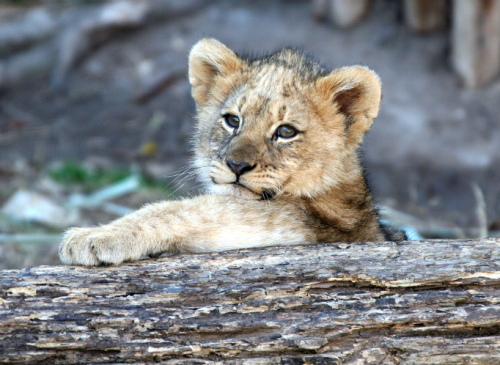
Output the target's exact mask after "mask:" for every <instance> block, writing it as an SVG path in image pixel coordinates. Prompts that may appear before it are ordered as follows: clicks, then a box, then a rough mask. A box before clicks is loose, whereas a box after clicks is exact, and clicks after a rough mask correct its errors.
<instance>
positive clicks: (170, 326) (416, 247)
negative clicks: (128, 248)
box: [0, 239, 500, 365]
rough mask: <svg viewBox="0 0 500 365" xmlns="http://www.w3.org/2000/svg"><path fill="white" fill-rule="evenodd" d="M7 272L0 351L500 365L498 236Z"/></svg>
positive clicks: (28, 360)
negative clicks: (114, 265)
mask: <svg viewBox="0 0 500 365" xmlns="http://www.w3.org/2000/svg"><path fill="white" fill-rule="evenodd" d="M0 275H1V287H0V293H1V294H0V363H9V364H34V363H37V362H46V363H51V364H85V363H92V364H107V363H114V364H116V363H131V362H132V363H137V364H146V363H152V362H161V363H164V364H336V363H337V364H427V365H428V364H500V240H499V239H484V240H464V241H422V242H418V241H412V242H403V243H399V244H397V243H362V244H328V245H309V246H294V247H270V248H266V249H253V250H241V251H232V252H225V253H211V254H183V255H174V256H168V257H161V258H160V259H157V260H144V261H140V262H135V263H130V264H126V265H122V266H117V267H99V268H85V267H64V266H52V267H50V266H42V267H37V268H33V269H24V270H7V271H2V272H1V274H0Z"/></svg>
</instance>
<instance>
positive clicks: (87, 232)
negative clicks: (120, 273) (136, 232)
mask: <svg viewBox="0 0 500 365" xmlns="http://www.w3.org/2000/svg"><path fill="white" fill-rule="evenodd" d="M138 248H139V247H138V245H136V244H134V242H132V241H131V240H130V239H127V235H126V234H124V233H123V232H117V231H116V230H114V229H110V228H108V227H106V226H103V227H95V228H71V229H70V230H69V231H67V232H66V234H65V235H64V238H63V241H62V243H61V245H60V246H59V257H60V258H61V261H62V262H63V263H65V264H66V265H84V266H97V265H102V264H115V265H116V264H120V263H122V262H124V261H131V260H137V259H139V258H140V256H141V253H140V251H139V250H138Z"/></svg>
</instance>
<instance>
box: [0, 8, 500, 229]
mask: <svg viewBox="0 0 500 365" xmlns="http://www.w3.org/2000/svg"><path fill="white" fill-rule="evenodd" d="M401 3H402V2H400V1H391V0H377V1H374V2H373V6H372V9H371V11H370V13H369V15H368V17H367V18H366V19H365V21H363V22H362V23H361V24H360V25H358V26H356V27H354V28H351V29H338V28H336V27H335V26H334V25H332V24H330V23H328V22H326V23H322V22H317V21H315V20H314V19H313V17H312V15H311V3H310V2H309V1H264V0H257V1H255V0H254V1H229V0H225V1H224V0H220V1H212V2H209V3H208V4H207V5H206V6H200V7H199V9H197V10H196V11H193V12H190V13H188V14H186V15H183V16H179V17H176V18H174V19H168V20H166V21H162V22H151V24H149V25H148V26H146V27H142V28H140V29H136V30H129V31H126V32H123V33H121V34H119V35H118V36H115V37H114V38H113V39H111V40H108V41H107V42H105V43H103V44H101V45H100V46H98V47H95V48H93V49H92V52H90V53H88V54H86V55H85V56H84V57H83V58H81V59H80V60H79V62H78V63H77V64H76V66H75V67H73V68H72V70H71V72H70V73H69V74H68V76H67V77H66V78H65V80H64V82H63V83H62V84H61V85H57V87H55V86H54V84H53V79H51V77H50V75H48V76H47V75H43V74H40V75H33V77H32V78H30V79H29V80H28V81H25V82H22V83H19V84H17V85H15V86H13V87H9V88H6V89H4V90H3V91H2V92H1V94H0V151H1V154H0V167H1V169H0V180H1V181H2V182H3V185H2V186H3V190H2V193H1V195H0V199H1V201H0V204H1V203H2V202H4V201H5V200H6V199H7V198H8V197H9V195H10V194H11V193H12V192H13V191H15V189H17V188H18V187H20V186H21V185H26V186H29V185H30V184H32V183H33V181H34V180H36V178H37V176H38V173H39V171H43V170H44V169H45V168H46V167H47V166H51V165H52V164H54V162H57V161H63V160H73V161H84V162H85V163H90V164H98V165H103V166H116V165H119V166H126V167H127V166H132V165H138V166H140V167H141V168H142V169H143V170H144V171H146V172H147V173H148V174H151V175H154V176H155V177H162V176H165V175H167V174H169V173H172V172H173V171H176V170H178V169H180V168H181V167H182V166H184V165H185V164H187V161H188V158H189V143H188V139H189V135H190V133H191V131H192V130H193V114H194V103H193V101H192V99H191V97H190V89H189V84H188V82H187V79H186V77H185V76H181V77H177V78H174V79H173V80H171V82H168V86H165V85H164V87H161V88H159V89H158V90H153V92H152V93H151V87H150V86H151V85H152V84H154V83H155V82H156V81H157V80H162V79H163V78H165V75H168V74H169V73H171V72H173V73H177V74H181V75H185V74H186V72H187V68H186V67H187V55H188V52H189V50H190V47H192V45H193V44H194V43H195V42H196V41H197V40H199V39H200V38H202V37H205V36H212V37H216V38H218V39H219V40H221V41H222V42H224V43H226V44H227V45H228V46H229V47H231V48H233V49H234V50H236V51H237V52H241V53H252V54H255V53H256V54H261V53H269V52H272V51H273V50H276V49H278V48H280V47H283V46H288V45H294V46H298V47H301V48H303V49H304V50H305V51H306V52H308V53H311V54H313V55H314V56H315V57H316V58H318V59H319V60H321V61H322V62H323V63H324V64H325V65H326V66H329V67H332V68H334V67H340V66H344V65H352V64H363V65H367V66H369V67H370V68H372V69H373V70H375V71H376V72H377V73H378V74H379V75H380V77H381V79H382V82H383V93H384V97H383V102H382V107H381V112H380V115H379V117H378V118H377V120H376V122H375V124H374V126H373V128H372V131H371V132H370V133H369V135H368V137H367V139H366V141H365V144H364V159H365V163H366V166H367V168H368V170H369V172H370V180H371V182H372V185H373V190H374V192H375V195H376V198H377V201H378V202H380V203H381V204H384V205H386V206H389V207H392V208H396V209H398V210H400V211H403V212H406V213H409V214H411V215H412V216H414V217H416V218H418V219H420V220H421V221H422V222H427V223H428V225H429V226H440V227H448V228H453V227H458V228H460V229H463V230H467V229H469V228H475V227H477V226H478V224H479V222H478V213H477V209H476V205H477V197H475V196H474V194H473V190H472V188H471V187H472V185H473V184H478V186H479V187H480V190H481V191H482V193H483V195H484V200H485V202H486V207H487V219H488V224H489V226H490V228H491V229H496V230H498V226H500V169H499V168H498V167H499V166H500V148H499V147H498V146H500V128H498V127H499V126H500V103H499V101H500V80H497V81H496V82H493V83H492V84H490V85H488V86H486V87H484V88H482V89H477V90H467V89H465V88H463V87H462V85H461V82H460V80H459V79H458V77H457V76H456V75H455V74H454V73H453V71H452V70H451V68H450V66H449V65H450V61H449V54H450V42H449V30H444V31H440V32H435V33H432V34H429V35H425V36H422V35H416V34H414V33H412V32H411V31H409V30H408V29H407V28H406V27H405V25H404V24H403V22H402V17H401ZM84 7H85V6H83V8H84ZM82 11H83V10H82ZM0 61H1V60H0ZM150 142H153V146H154V147H155V148H153V150H152V151H149V152H148V151H146V152H145V151H144V146H145V144H146V145H147V143H150ZM27 166H28V167H29V168H27ZM26 169H27V170H26ZM22 171H28V172H24V174H25V176H24V177H19V176H18V175H19V174H21V172H22ZM29 171H31V172H29ZM192 186H193V184H192V183H191V184H189V183H188V184H187V185H186V188H189V187H192ZM186 190H187V189H186ZM186 190H185V191H186ZM102 223H105V222H102Z"/></svg>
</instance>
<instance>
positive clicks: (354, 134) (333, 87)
mask: <svg viewBox="0 0 500 365" xmlns="http://www.w3.org/2000/svg"><path fill="white" fill-rule="evenodd" d="M316 88H317V90H318V91H319V92H320V94H321V96H322V98H323V99H324V100H327V101H329V102H330V103H333V106H334V113H335V114H338V113H341V114H343V115H344V116H345V130H346V137H347V142H348V143H349V144H351V145H353V146H354V147H357V146H358V145H359V144H360V143H361V141H362V140H363V137H364V135H365V133H366V132H368V130H369V129H370V127H371V125H372V123H373V119H375V117H376V116H377V115H378V110H379V107H380V100H381V97H382V84H381V82H380V78H379V77H378V75H377V74H376V73H375V72H373V71H372V70H370V69H368V68H366V67H362V66H353V67H344V68H340V69H337V70H334V71H332V72H331V73H330V74H329V75H327V76H324V77H321V78H319V79H318V80H317V81H316Z"/></svg>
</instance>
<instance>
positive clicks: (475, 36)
mask: <svg viewBox="0 0 500 365" xmlns="http://www.w3.org/2000/svg"><path fill="white" fill-rule="evenodd" d="M452 44H453V65H454V67H455V70H456V71H457V73H458V74H459V75H460V76H461V77H462V79H463V80H464V83H465V85H466V86H467V87H477V86H482V85H485V84H486V83H488V82H489V81H491V80H492V79H493V78H494V77H495V76H496V75H497V74H498V71H499V70H500V0H474V1H469V0H468V1H464V0H455V1H454V2H453V34H452Z"/></svg>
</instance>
